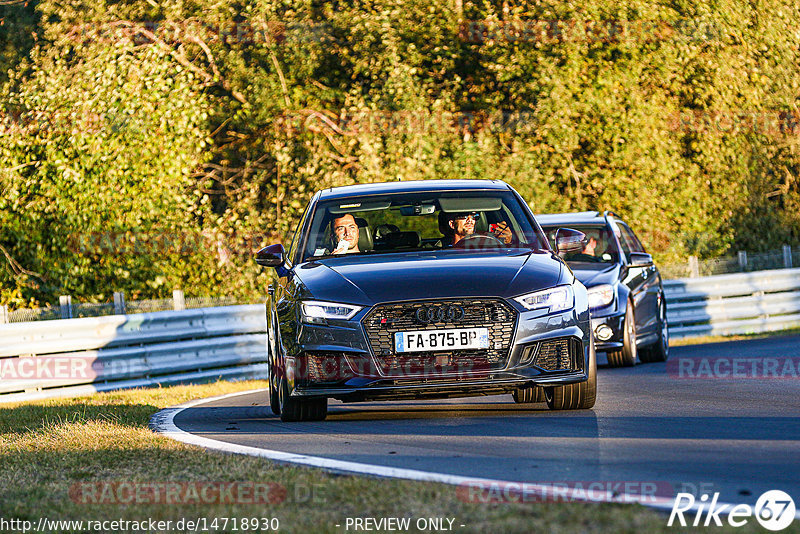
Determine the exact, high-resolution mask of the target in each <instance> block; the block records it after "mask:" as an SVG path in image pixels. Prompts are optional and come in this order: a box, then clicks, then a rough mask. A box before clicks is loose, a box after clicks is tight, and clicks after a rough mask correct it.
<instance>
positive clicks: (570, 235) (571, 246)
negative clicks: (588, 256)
mask: <svg viewBox="0 0 800 534" xmlns="http://www.w3.org/2000/svg"><path fill="white" fill-rule="evenodd" d="M584 239H586V234H584V233H583V232H579V231H577V230H573V229H572V228H559V229H558V231H557V232H556V251H557V252H558V253H560V254H565V253H567V252H580V251H582V250H583V244H584Z"/></svg>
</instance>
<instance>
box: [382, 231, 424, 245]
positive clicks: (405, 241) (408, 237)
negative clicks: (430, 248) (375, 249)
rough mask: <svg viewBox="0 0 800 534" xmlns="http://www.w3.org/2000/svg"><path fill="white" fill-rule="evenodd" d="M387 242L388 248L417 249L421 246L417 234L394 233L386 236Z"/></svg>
mask: <svg viewBox="0 0 800 534" xmlns="http://www.w3.org/2000/svg"><path fill="white" fill-rule="evenodd" d="M385 241H386V246H387V247H388V248H406V247H410V248H416V247H419V244H420V238H419V234H418V233H417V232H392V233H391V234H386V237H385Z"/></svg>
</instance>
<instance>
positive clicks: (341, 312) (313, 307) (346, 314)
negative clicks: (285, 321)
mask: <svg viewBox="0 0 800 534" xmlns="http://www.w3.org/2000/svg"><path fill="white" fill-rule="evenodd" d="M359 310H361V306H353V305H352V304H339V303H337V302H319V301H316V300H305V301H303V302H302V303H301V305H300V313H301V314H302V316H303V322H305V323H312V324H315V323H316V324H325V320H326V319H342V320H345V321H346V320H348V319H351V318H352V317H353V316H354V315H355V314H357V313H358V312H359Z"/></svg>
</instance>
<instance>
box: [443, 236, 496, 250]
mask: <svg viewBox="0 0 800 534" xmlns="http://www.w3.org/2000/svg"><path fill="white" fill-rule="evenodd" d="M498 246H499V247H500V248H505V247H506V244H505V242H504V241H503V240H502V239H500V238H498V237H497V236H496V235H494V234H493V233H491V232H490V233H486V234H470V235H468V236H464V237H462V238H461V239H459V240H458V243H456V244H455V245H453V248H464V249H476V248H498Z"/></svg>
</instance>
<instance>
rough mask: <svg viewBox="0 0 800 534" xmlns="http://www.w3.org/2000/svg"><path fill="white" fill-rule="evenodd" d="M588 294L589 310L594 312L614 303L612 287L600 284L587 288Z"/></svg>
mask: <svg viewBox="0 0 800 534" xmlns="http://www.w3.org/2000/svg"><path fill="white" fill-rule="evenodd" d="M587 291H588V292H589V309H591V310H596V309H597V308H602V307H603V306H608V305H609V304H611V303H612V302H614V286H611V285H609V284H600V285H599V286H594V287H590V288H587Z"/></svg>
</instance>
